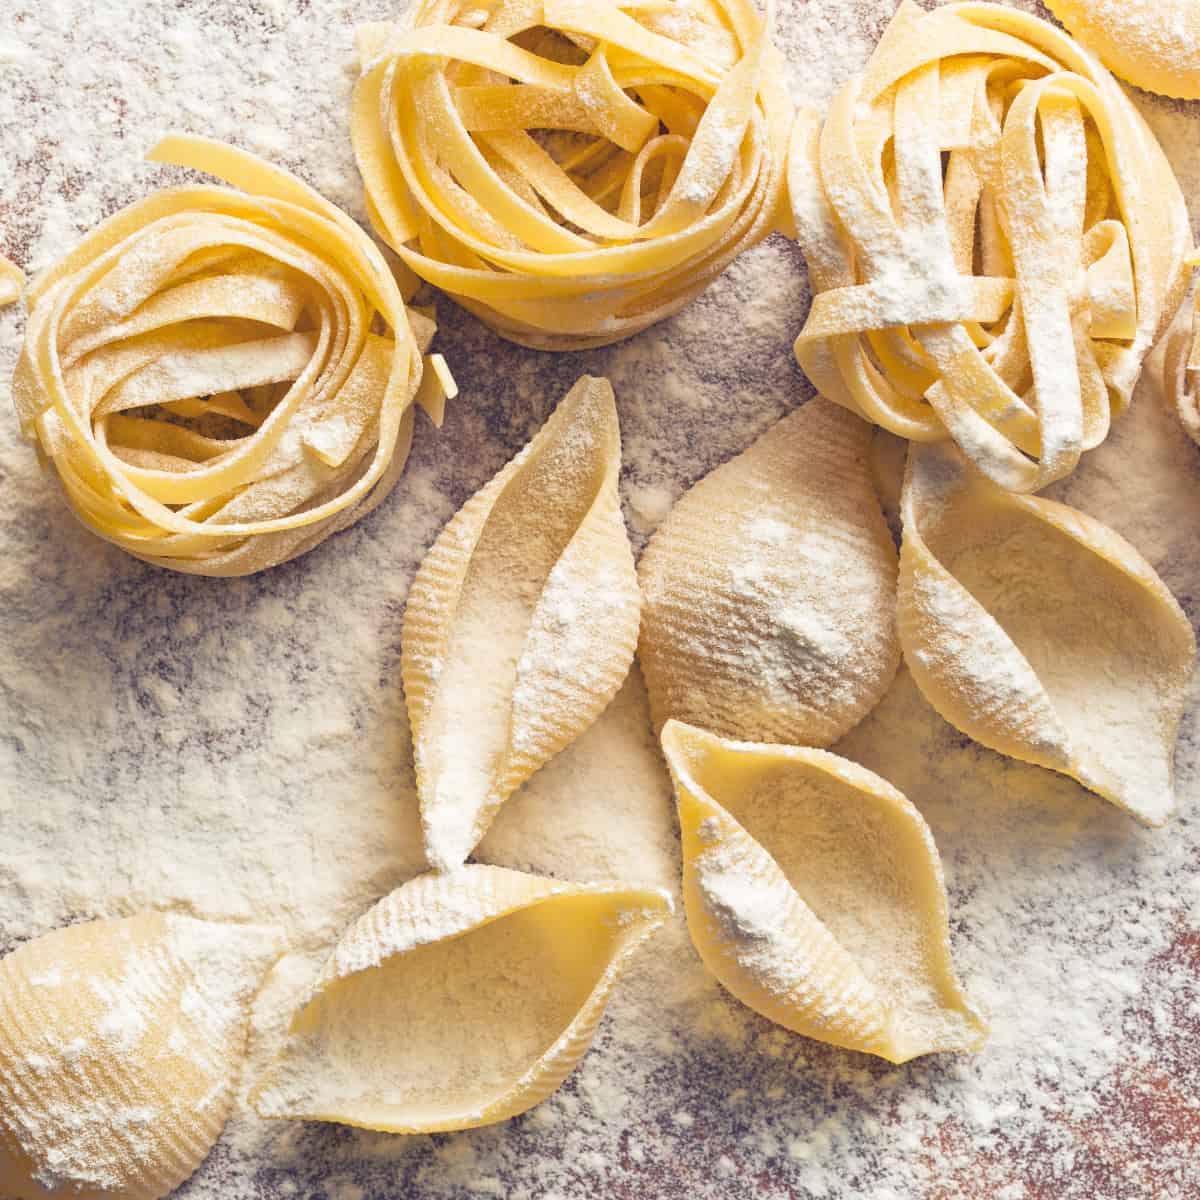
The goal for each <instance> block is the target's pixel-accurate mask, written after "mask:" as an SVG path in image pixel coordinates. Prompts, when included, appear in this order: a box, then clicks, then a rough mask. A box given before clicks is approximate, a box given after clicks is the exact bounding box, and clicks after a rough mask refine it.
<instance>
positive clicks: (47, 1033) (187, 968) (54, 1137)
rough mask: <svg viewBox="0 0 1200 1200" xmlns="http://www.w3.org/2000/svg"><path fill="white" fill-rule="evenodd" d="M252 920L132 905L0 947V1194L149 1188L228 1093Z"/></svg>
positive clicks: (135, 1192)
mask: <svg viewBox="0 0 1200 1200" xmlns="http://www.w3.org/2000/svg"><path fill="white" fill-rule="evenodd" d="M274 952H275V947H274V944H273V939H272V938H270V937H269V936H267V935H266V934H265V932H264V931H261V930H255V929H246V928H237V927H233V926H225V925H217V924H213V923H210V922H207V921H198V920H193V919H192V918H190V917H182V916H177V915H174V914H163V913H145V914H142V915H139V916H135V917H127V918H123V919H120V920H108V921H92V922H89V923H87V924H83V925H72V926H70V927H68V928H66V929H59V930H56V931H55V932H53V933H48V934H46V935H45V936H43V937H40V938H38V939H37V940H36V941H33V942H29V943H27V944H26V945H24V946H22V947H20V948H19V949H17V950H15V951H14V952H13V953H12V954H10V955H8V956H7V957H6V958H4V959H3V960H0V1195H2V1196H6V1197H17V1198H18V1200H49V1198H51V1197H64V1198H65V1197H71V1198H72V1200H102V1198H103V1200H157V1198H158V1197H160V1196H165V1195H166V1194H167V1193H168V1192H170V1191H173V1190H174V1189H175V1188H176V1187H178V1186H179V1184H181V1183H182V1182H183V1181H184V1180H185V1179H187V1178H188V1176H190V1175H191V1174H192V1172H193V1171H195V1169H196V1168H197V1167H198V1166H199V1165H200V1162H201V1160H202V1159H203V1158H204V1156H205V1155H206V1154H207V1153H208V1151H209V1149H210V1148H211V1147H212V1145H213V1143H214V1142H215V1141H216V1140H217V1138H218V1137H219V1136H220V1133H221V1129H222V1127H223V1126H224V1124H225V1120H226V1117H227V1116H228V1114H229V1110H230V1108H231V1106H232V1104H233V1099H234V1087H235V1085H236V1082H237V1076H238V1072H239V1070H240V1068H241V1063H242V1059H243V1056H244V1055H245V1051H246V1036H247V1021H248V1010H249V1001H250V999H251V998H252V995H253V992H254V991H255V990H256V989H257V986H258V982H259V979H260V977H261V975H262V972H263V970H264V969H265V967H266V965H267V959H268V958H269V957H270V956H273V954H274Z"/></svg>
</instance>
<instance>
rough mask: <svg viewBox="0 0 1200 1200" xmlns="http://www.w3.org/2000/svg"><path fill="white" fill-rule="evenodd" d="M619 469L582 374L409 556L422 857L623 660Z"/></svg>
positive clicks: (492, 807) (601, 405) (556, 734)
mask: <svg viewBox="0 0 1200 1200" xmlns="http://www.w3.org/2000/svg"><path fill="white" fill-rule="evenodd" d="M620 473H621V434H620V429H619V427H618V424H617V410H616V405H615V403H614V401H613V392H612V387H611V386H610V385H609V383H608V381H607V380H606V379H592V378H589V377H587V376H585V377H584V378H583V379H581V380H580V381H579V382H578V383H577V384H576V385H575V386H574V387H573V388H572V389H571V391H570V392H569V393H568V394H567V396H566V397H565V398H564V399H563V401H562V402H561V403H560V404H559V406H558V408H557V409H556V410H555V411H554V413H553V415H552V416H551V417H550V419H549V420H548V421H547V422H546V424H545V425H544V426H543V427H542V429H541V431H540V432H539V433H538V434H537V436H536V437H535V438H534V439H533V441H531V442H530V443H529V445H527V446H526V447H525V449H524V450H522V451H521V453H520V454H518V455H517V457H516V458H514V459H513V460H512V461H511V462H510V463H509V464H508V466H506V467H505V468H504V470H502V471H501V472H500V473H499V474H498V475H497V476H496V477H495V478H494V479H492V481H491V482H490V483H488V484H487V485H486V486H485V487H483V488H482V489H480V491H478V492H476V494H475V495H474V496H473V497H472V498H471V499H470V500H468V501H467V503H466V504H465V505H463V507H462V509H461V510H460V511H459V512H458V514H457V515H456V516H455V517H454V518H453V520H451V521H450V523H449V524H448V525H447V526H446V528H445V529H444V530H443V531H442V533H441V535H440V536H439V537H438V539H437V541H436V542H435V543H434V545H433V546H432V547H431V548H430V550H429V553H428V554H426V556H425V559H424V561H423V562H422V563H421V567H420V569H419V570H418V572H417V575H416V578H415V579H414V580H413V585H412V588H411V590H410V591H409V595H408V602H407V605H406V606H405V610H404V626H403V631H402V642H401V644H402V647H403V649H402V657H401V672H402V675H403V678H404V693H405V698H406V700H407V703H408V714H409V719H410V721H411V723H412V734H413V757H414V761H415V765H416V775H417V792H418V795H419V797H420V802H421V824H422V827H423V830H424V834H425V852H426V856H427V858H428V860H429V864H430V865H431V866H434V867H441V868H446V867H455V866H458V865H459V864H460V863H461V862H463V861H464V860H465V859H466V857H467V855H468V854H470V852H471V850H472V849H473V848H474V846H475V844H476V843H477V842H478V841H479V839H480V838H481V837H482V836H483V834H484V833H485V832H486V830H487V827H488V825H489V824H490V822H491V820H492V817H493V816H495V814H496V812H497V810H498V809H499V807H500V805H501V804H502V803H503V802H504V800H505V799H506V798H507V797H508V796H510V795H512V793H513V792H515V791H516V790H517V788H518V787H520V786H521V784H523V783H524V782H525V781H526V780H527V779H528V778H529V777H530V776H531V775H532V774H533V773H534V772H535V771H536V770H538V768H539V767H541V766H543V765H544V764H545V763H546V762H547V761H549V759H550V758H552V757H553V756H554V755H555V754H557V753H558V752H559V751H560V750H562V749H563V748H564V747H565V746H567V745H568V744H569V743H571V742H572V741H574V740H575V738H577V737H578V736H579V735H580V734H581V733H583V731H584V730H585V729H587V728H588V726H589V725H591V724H592V722H593V721H594V720H595V719H596V718H597V717H598V716H599V715H600V713H601V712H602V711H603V710H604V708H605V707H606V706H607V705H608V702H609V701H610V700H611V699H612V698H613V697H614V696H615V695H616V694H617V691H618V690H619V689H620V687H621V683H622V681H623V680H624V679H625V676H626V675H627V674H628V672H629V667H630V664H631V663H632V662H633V654H634V648H635V646H636V643H637V634H638V619H639V613H640V608H641V602H640V596H639V593H638V585H637V575H636V574H635V571H634V565H633V550H632V548H631V546H630V544H629V537H628V534H627V533H626V531H625V522H624V519H623V518H622V516H621V500H620V496H619V494H618V492H617V482H618V479H619V477H620Z"/></svg>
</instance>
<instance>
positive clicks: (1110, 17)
mask: <svg viewBox="0 0 1200 1200" xmlns="http://www.w3.org/2000/svg"><path fill="white" fill-rule="evenodd" d="M1046 7H1047V8H1048V9H1049V10H1050V11H1051V12H1052V13H1053V14H1054V15H1055V16H1056V17H1057V18H1058V19H1059V20H1060V21H1061V22H1062V23H1063V24H1064V25H1065V26H1066V27H1067V29H1069V30H1070V31H1071V33H1072V34H1074V36H1075V37H1077V38H1078V39H1079V41H1080V42H1081V43H1082V44H1083V45H1084V46H1086V47H1087V48H1088V49H1089V50H1090V51H1091V52H1092V53H1093V54H1095V55H1096V56H1097V57H1098V58H1100V59H1101V61H1103V63H1104V65H1105V66H1106V67H1108V68H1109V70H1110V71H1114V72H1115V73H1116V74H1118V75H1120V77H1121V78H1122V79H1125V80H1128V81H1129V82H1130V83H1132V84H1134V85H1136V86H1137V87H1140V88H1145V89H1146V91H1148V92H1157V93H1158V94H1159V95H1160V96H1174V97H1176V98H1177V99H1180V100H1197V99H1200V4H1197V3H1196V0H1046Z"/></svg>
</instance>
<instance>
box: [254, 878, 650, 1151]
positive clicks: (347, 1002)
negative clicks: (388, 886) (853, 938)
mask: <svg viewBox="0 0 1200 1200" xmlns="http://www.w3.org/2000/svg"><path fill="white" fill-rule="evenodd" d="M670 912H671V901H670V899H669V898H668V897H667V895H666V894H665V893H664V892H661V891H658V890H655V889H647V890H636V889H630V888H626V887H623V886H620V885H603V884H574V883H562V882H558V881H555V880H551V879H540V878H538V877H536V876H533V875H524V874H522V873H520V872H518V871H509V870H505V869H504V868H502V867H485V866H477V865H470V866H465V867H461V868H459V869H458V870H456V871H452V872H450V873H446V874H442V873H434V874H428V875H420V876H418V877H417V878H415V879H412V880H410V881H409V882H408V883H406V884H403V885H402V886H401V887H399V888H397V889H396V891H394V892H392V893H391V895H389V896H387V897H386V898H385V899H383V900H381V901H380V902H379V904H377V905H376V906H375V907H374V908H373V909H371V910H370V911H369V912H367V913H366V915H365V916H363V917H362V918H361V919H360V920H359V921H358V922H357V924H355V925H354V926H352V927H351V929H350V930H349V932H347V933H346V935H345V936H344V937H343V938H342V940H341V942H340V943H339V944H338V946H337V948H336V949H335V950H334V952H333V956H332V957H331V958H330V960H329V962H328V964H327V965H326V967H325V970H324V971H323V973H322V974H321V976H320V978H319V979H318V980H317V983H316V984H315V985H314V987H313V990H312V993H311V995H310V996H309V998H308V999H307V1001H306V1002H305V1003H304V1004H303V1005H302V1006H301V1008H300V1009H299V1011H298V1012H297V1013H296V1016H295V1017H294V1019H293V1021H292V1026H291V1031H290V1033H289V1036H288V1040H287V1042H286V1043H285V1045H284V1048H283V1050H282V1052H281V1054H280V1057H279V1058H278V1060H277V1061H276V1062H275V1064H274V1065H273V1066H272V1067H271V1068H270V1069H269V1070H268V1072H267V1074H266V1076H265V1077H264V1078H263V1080H262V1081H261V1082H260V1083H259V1084H258V1085H257V1086H256V1088H255V1089H254V1093H253V1096H252V1100H253V1102H254V1104H255V1106H256V1108H257V1109H258V1111H259V1112H260V1113H261V1114H262V1115H263V1116H265V1117H284V1118H290V1119H293V1120H310V1121H337V1122H341V1123H342V1124H346V1125H357V1126H360V1127H363V1128H367V1129H377V1130H382V1131H385V1132H389V1133H433V1132H437V1131H440V1130H451V1129H470V1128H473V1127H475V1126H479V1125H490V1124H492V1123H494V1122H496V1121H503V1120H506V1119H507V1118H509V1117H513V1116H516V1115H517V1114H518V1113H522V1112H524V1111H525V1110H526V1109H529V1108H532V1107H533V1106H534V1105H535V1104H538V1103H539V1102H540V1101H542V1100H544V1099H545V1098H546V1097H547V1096H549V1095H550V1094H551V1093H552V1092H553V1091H555V1089H557V1088H558V1086H559V1085H560V1084H561V1083H562V1081H563V1080H564V1079H565V1078H566V1077H567V1075H568V1074H569V1073H570V1072H571V1071H572V1069H573V1068H574V1067H575V1065H576V1063H578V1062H579V1060H580V1059H581V1058H582V1057H583V1055H584V1054H585V1053H586V1051H587V1048H588V1046H589V1045H590V1043H591V1040H592V1037H593V1035H594V1034H595V1031H596V1026H597V1025H598V1023H599V1021H600V1017H601V1016H602V1015H603V1012H604V1006H605V1003H606V1002H607V1000H608V995H609V993H610V991H611V990H612V987H613V984H614V983H615V981H616V979H617V976H618V975H619V974H620V973H621V971H622V969H623V968H624V966H625V964H626V963H627V962H628V960H629V957H630V955H631V954H632V953H633V951H634V950H635V949H636V947H637V946H638V945H639V944H640V943H641V942H642V941H644V940H645V939H646V938H647V937H648V936H649V935H650V933H652V932H653V931H654V930H655V929H656V928H657V927H658V926H659V925H660V924H662V922H663V921H664V920H665V919H666V917H667V916H668V915H669V914H670Z"/></svg>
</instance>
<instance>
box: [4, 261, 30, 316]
mask: <svg viewBox="0 0 1200 1200" xmlns="http://www.w3.org/2000/svg"><path fill="white" fill-rule="evenodd" d="M24 288H25V273H24V272H23V271H22V270H21V268H20V267H18V266H17V264H16V263H15V262H12V261H11V260H10V259H7V258H5V257H4V255H3V254H0V308H4V307H6V306H7V305H9V304H15V303H16V302H17V301H18V300H19V299H20V298H21V292H22V291H23V290H24Z"/></svg>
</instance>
